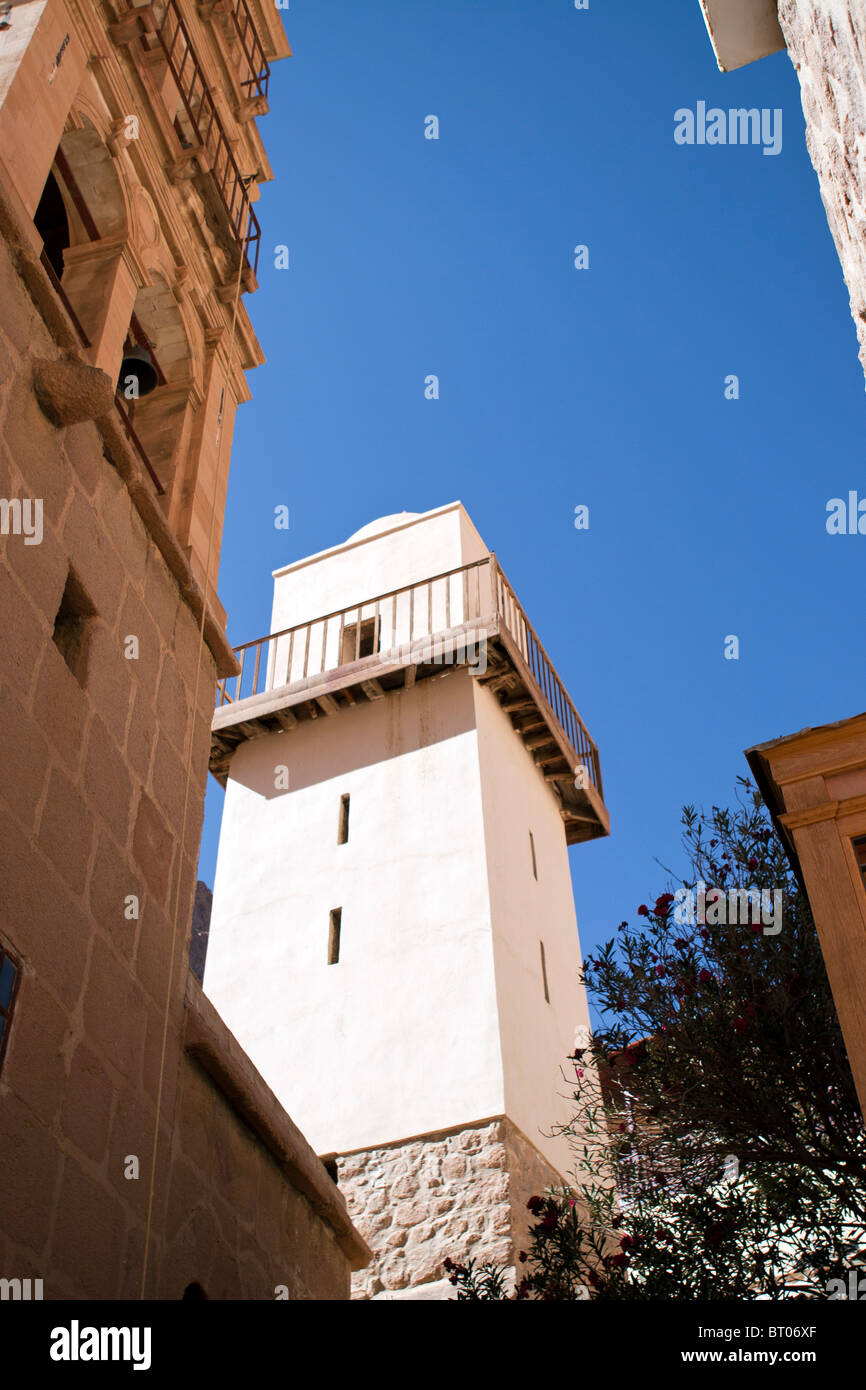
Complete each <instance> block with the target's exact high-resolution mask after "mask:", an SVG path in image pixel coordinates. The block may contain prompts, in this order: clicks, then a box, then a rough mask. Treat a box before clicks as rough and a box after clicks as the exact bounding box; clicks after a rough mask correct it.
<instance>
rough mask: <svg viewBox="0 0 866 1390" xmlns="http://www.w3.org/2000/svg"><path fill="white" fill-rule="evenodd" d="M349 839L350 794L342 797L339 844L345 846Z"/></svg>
mask: <svg viewBox="0 0 866 1390" xmlns="http://www.w3.org/2000/svg"><path fill="white" fill-rule="evenodd" d="M348 839H349V793H348V792H347V793H346V794H345V796H341V797H340V823H339V826H338V828H337V844H338V845H345V844H346V843H347V842H348Z"/></svg>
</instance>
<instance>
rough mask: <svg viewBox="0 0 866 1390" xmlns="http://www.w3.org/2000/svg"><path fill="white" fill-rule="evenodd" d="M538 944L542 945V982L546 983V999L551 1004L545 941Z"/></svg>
mask: <svg viewBox="0 0 866 1390" xmlns="http://www.w3.org/2000/svg"><path fill="white" fill-rule="evenodd" d="M538 944H539V946H540V947H541V982H542V984H543V985H544V1000H545V1003H547V1004H549V1003H550V990H549V989H548V987H547V957H546V956H545V954H544V942H543V941H539V943H538Z"/></svg>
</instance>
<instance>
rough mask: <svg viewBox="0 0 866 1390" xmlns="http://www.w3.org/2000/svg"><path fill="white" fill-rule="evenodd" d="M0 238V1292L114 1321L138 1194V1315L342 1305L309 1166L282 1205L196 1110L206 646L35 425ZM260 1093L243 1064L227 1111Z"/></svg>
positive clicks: (113, 448)
mask: <svg viewBox="0 0 866 1390" xmlns="http://www.w3.org/2000/svg"><path fill="white" fill-rule="evenodd" d="M10 219H11V220H10ZM13 223H14V218H12V214H11V213H10V211H9V204H8V203H6V202H4V200H3V197H2V196H0V302H2V305H3V313H2V316H0V498H3V499H5V500H6V501H11V500H14V499H17V500H18V501H19V502H21V501H23V500H25V499H28V500H29V501H30V502H31V503H35V502H36V501H38V502H39V503H40V504H41V535H40V536H39V539H38V543H27V537H26V536H25V535H24V534H23V532H21V531H20V530H19V531H18V533H16V530H15V527H14V525H13V524H12V522H10V523H9V524H8V525H5V526H4V530H5V533H4V534H2V535H0V614H2V651H0V721H2V723H0V884H2V893H0V945H2V946H3V948H4V949H5V950H7V951H8V952H10V953H12V955H13V956H14V957H15V958H16V960H17V961H18V963H19V967H20V975H19V985H18V989H17V994H16V999H15V1005H14V1011H13V1014H12V1018H11V1023H10V1024H9V1026H8V1028H7V1033H6V1050H5V1056H4V1057H3V1060H2V1067H0V1277H3V1278H10V1279H14V1278H39V1279H42V1280H43V1284H44V1296H45V1298H46V1299H53V1298H75V1299H89V1298H101V1299H114V1298H137V1297H138V1294H139V1288H140V1281H141V1277H142V1267H143V1252H144V1244H145V1222H146V1215H147V1204H148V1192H149V1188H150V1184H151V1179H153V1184H154V1202H153V1212H152V1227H151V1239H150V1260H149V1266H148V1271H149V1272H148V1279H147V1284H146V1294H147V1296H149V1297H153V1296H162V1297H168V1298H178V1297H180V1296H181V1294H182V1292H183V1289H184V1287H185V1286H186V1284H187V1283H190V1282H193V1281H194V1280H195V1281H197V1282H199V1283H201V1284H202V1285H203V1287H204V1288H205V1291H206V1292H207V1293H208V1295H209V1296H211V1297H265V1298H273V1297H274V1290H275V1287H276V1286H277V1285H285V1286H286V1287H287V1289H288V1291H289V1294H290V1296H292V1297H316V1298H344V1297H346V1295H347V1292H348V1279H349V1273H348V1271H349V1263H350V1256H349V1255H347V1254H346V1252H345V1251H344V1250H343V1248H342V1247H341V1246H340V1245H339V1243H338V1239H337V1235H336V1234H335V1231H334V1228H333V1225H332V1224H331V1222H330V1221H329V1220H327V1219H325V1218H323V1216H322V1215H321V1209H322V1204H323V1203H324V1206H325V1207H328V1204H329V1202H330V1208H329V1209H332V1210H333V1211H334V1212H337V1215H336V1217H334V1219H335V1220H337V1222H338V1224H339V1223H340V1218H339V1211H338V1207H336V1206H334V1201H336V1200H337V1194H336V1193H335V1192H334V1191H333V1187H332V1184H331V1183H330V1180H329V1179H328V1178H327V1176H326V1175H325V1174H324V1170H322V1168H321V1164H319V1163H318V1160H316V1159H315V1156H314V1155H313V1156H312V1157H309V1156H308V1162H307V1168H308V1169H309V1170H310V1171H312V1172H313V1173H314V1177H313V1179H312V1180H311V1181H310V1182H307V1183H306V1188H304V1187H303V1186H302V1187H301V1188H299V1187H298V1185H297V1183H296V1182H295V1181H294V1180H293V1179H292V1178H291V1177H290V1176H289V1174H288V1171H287V1165H286V1161H284V1156H282V1157H281V1155H282V1152H283V1151H282V1149H281V1148H280V1144H279V1142H277V1141H276V1140H273V1139H272V1140H271V1141H270V1142H263V1141H262V1138H261V1135H256V1134H255V1133H253V1132H251V1130H250V1128H249V1122H248V1120H247V1119H246V1118H245V1117H244V1114H243V1106H242V1105H241V1101H242V1099H243V1097H242V1094H241V1092H243V1090H244V1088H243V1087H241V1088H240V1090H239V1091H238V1092H237V1093H235V1092H231V1088H230V1090H229V1093H227V1092H226V1090H225V1088H223V1089H222V1090H221V1089H220V1088H219V1087H215V1085H214V1082H213V1079H212V1078H209V1077H208V1076H207V1075H205V1074H204V1072H202V1071H201V1069H200V1067H199V1065H198V1063H197V1062H195V1061H193V1059H192V1058H191V1057H190V1056H188V1055H187V1053H186V1051H185V1049H184V1043H183V1028H184V1018H185V1009H186V1005H185V990H186V986H187V979H188V941H189V924H190V916H191V910H192V901H193V892H194V887H195V881H196V862H197V855H198V843H199V836H200V830H201V823H202V816H203V803H204V790H205V781H206V776H207V760H208V752H209V744H210V722H211V716H212V712H213V701H214V685H215V677H216V670H217V655H215V653H217V654H219V653H220V650H221V649H220V642H219V640H213V639H212V645H211V646H208V645H207V644H203V643H202V642H201V641H200V638H199V627H198V618H197V616H196V614H195V612H194V611H193V606H192V604H191V602H190V601H189V600H188V596H189V594H190V593H193V592H194V589H195V585H194V581H193V580H192V577H191V575H190V574H189V573H188V572H187V575H186V579H185V581H184V582H185V584H186V591H185V592H184V591H183V590H182V587H181V582H180V581H179V579H178V573H180V571H181V569H182V568H183V559H182V555H181V554H180V551H179V549H178V548H176V550H175V552H174V553H173V552H172V550H171V542H170V537H169V538H168V539H167V538H166V533H165V530H164V525H163V530H162V531H160V515H159V508H158V504H157V503H156V501H155V498H154V499H153V501H152V504H151V503H149V500H148V499H149V498H152V491H151V492H149V491H148V489H149V484H148V483H147V482H146V480H145V479H143V478H142V477H141V476H140V470H139V471H138V473H136V463H135V460H134V459H130V458H129V457H127V456H126V455H125V454H124V453H123V449H122V447H121V445H120V444H118V443H117V440H116V438H115V437H114V436H112V431H111V428H110V425H111V421H108V422H106V421H105V420H103V419H102V418H99V419H97V420H96V421H90V420H85V421H84V422H82V423H77V424H71V425H67V426H63V427H60V426H58V425H56V424H55V423H52V422H51V421H50V420H49V419H48V418H47V417H46V415H45V414H43V411H42V410H41V409H40V406H39V404H38V403H37V399H36V396H35V393H34V384H33V382H34V373H35V371H36V363H37V361H38V360H43V359H47V360H51V361H61V360H62V358H63V356H64V354H63V352H62V351H60V350H59V349H58V346H57V343H56V341H55V337H54V333H53V331H49V328H48V326H47V323H46V320H45V317H44V315H43V313H42V312H41V311H40V308H38V307H37V303H36V302H35V300H34V298H33V297H32V294H31V292H29V290H28V285H29V286H30V288H31V290H32V287H33V286H34V285H38V284H40V283H42V282H40V281H39V275H40V268H39V267H38V264H36V263H35V261H34V259H33V258H32V257H29V259H28V254H29V253H28V252H27V250H26V246H24V245H23V239H22V238H20V237H19V240H18V242H17V244H16V235H17V233H16V228H15V226H14V225H13ZM22 266H26V271H27V276H29V279H28V280H27V281H26V282H25V278H24V274H23V270H22ZM46 286H47V281H46V282H44V283H43V284H42V288H43V290H44V291H45V294H46V295H47V296H48V299H49V301H50V298H51V295H52V293H53V292H52V291H51V289H50V286H48V287H47V289H46V288H45V287H46ZM49 307H50V306H49ZM67 350H68V349H67ZM112 439H114V442H112ZM139 504H140V505H139ZM147 505H150V506H151V512H150V516H151V522H150V524H149V525H146V524H145V522H144V520H143V517H142V509H144V510H145V512H146V511H147ZM10 515H11V516H13V517H14V512H13V513H10ZM155 534H158V535H159V536H160V538H161V539H160V544H159V545H158V544H157V543H156V542H155V539H154V536H155ZM32 538H33V540H34V541H35V532H33V533H32ZM166 554H169V555H172V554H173V562H174V571H173V570H172V569H170V568H169V565H168V563H167V560H166ZM178 557H180V558H178ZM70 594H71V595H72V599H73V600H74V602H73V607H74V608H76V611H77V613H78V617H77V618H76V619H75V622H74V623H73V624H72V628H71V629H70V628H69V627H68V625H66V626H65V620H64V618H63V613H64V602H65V600H64V595H66V596H67V600H68V599H69V596H70ZM199 611H200V610H199ZM64 631H66V634H67V636H66V640H64V639H63V637H62V635H61V634H62V633H63V632H64ZM70 632H71V634H72V635H71V636H70ZM130 637H135V638H136V639H137V642H138V650H137V655H136V656H135V657H131V656H130V655H128V653H130V652H131V651H132V650H133V648H132V647H131V646H130V644H129V640H128V639H129V638H130ZM222 642H223V650H222V655H221V657H220V659H221V661H222V663H223V669H227V668H226V666H225V662H226V660H230V659H231V658H230V657H227V655H226V649H225V640H224V637H223V639H222ZM190 740H191V749H192V756H191V767H190V778H189V786H188V787H187V768H186V760H187V749H188V747H189V746H190ZM178 877H180V889H179V890H177V883H178ZM133 899H135V900H137V903H136V905H135V906H133V903H132V900H133ZM176 899H177V903H178V909H177V912H176V913H175V911H174V904H175V900H176ZM172 962H173V964H172ZM166 1018H167V1023H166ZM164 1025H166V1027H167V1032H166V1049H165V1064H164V1067H162V1066H161V1053H162V1046H163V1028H164ZM226 1034H227V1030H226ZM228 1037H230V1035H228ZM223 1044H224V1045H225V1046H228V1042H227V1039H223ZM223 1044H221V1045H223ZM217 1050H218V1049H217ZM161 1075H162V1106H161V1121H160V1126H159V1146H158V1150H157V1162H156V1168H155V1169H154V1166H153V1160H152V1154H153V1145H154V1134H155V1130H156V1109H157V1096H158V1092H159V1086H160V1076H161ZM260 1083H261V1079H260V1078H258V1077H257V1074H255V1073H254V1072H253V1069H252V1068H251V1067H250V1072H249V1075H248V1076H247V1077H246V1089H247V1090H249V1089H250V1088H253V1089H255V1087H256V1086H258V1085H259V1084H260ZM262 1084H263V1083H262ZM239 1105H241V1109H240V1110H239ZM286 1118H287V1117H286ZM274 1123H275V1122H273V1121H269V1125H270V1129H271V1130H272V1129H273V1127H274ZM280 1124H283V1127H285V1123H284V1121H280V1122H279V1123H277V1129H279V1125H280ZM267 1132H268V1133H269V1132H270V1130H268V1131H267ZM301 1147H303V1145H301ZM310 1153H311V1151H310ZM275 1154H276V1157H275ZM131 1160H135V1162H134V1163H133V1162H131ZM316 1169H318V1173H316ZM317 1183H318V1184H319V1186H318V1187H317ZM328 1189H330V1196H329V1193H328ZM347 1239H348V1241H349V1247H350V1250H351V1249H352V1248H354V1250H355V1257H358V1258H360V1256H358V1248H357V1246H358V1243H357V1241H355V1246H354V1247H352V1238H351V1236H350V1237H348V1238H347Z"/></svg>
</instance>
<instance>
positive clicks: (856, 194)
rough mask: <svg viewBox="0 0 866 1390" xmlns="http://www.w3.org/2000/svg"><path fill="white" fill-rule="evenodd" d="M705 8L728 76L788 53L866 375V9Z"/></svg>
mask: <svg viewBox="0 0 866 1390" xmlns="http://www.w3.org/2000/svg"><path fill="white" fill-rule="evenodd" d="M701 8H702V10H703V13H704V18H705V20H706V23H707V29H708V31H709V34H710V38H711V40H712V44H713V48H714V50H715V54H716V58H717V60H718V64H719V67H720V68H721V69H722V71H723V72H728V71H730V70H731V69H734V68H739V67H742V66H743V65H744V64H745V63H751V62H754V61H755V60H756V59H758V58H764V57H766V56H767V55H768V54H770V53H775V52H778V50H779V49H782V48H787V50H788V54H789V56H790V59H791V62H792V63H793V64H794V67H795V68H796V70H797V76H798V77H799V79H800V89H801V95H802V101H803V114H804V116H805V120H806V143H807V145H808V148H809V154H810V156H811V159H812V163H813V165H814V166H815V172H816V173H817V175H818V183H819V185H820V189H821V197H822V199H823V202H824V207H825V209H826V212H827V221H828V223H829V225H830V231H831V232H832V234H833V240H834V241H835V243H836V250H837V251H838V253H839V260H840V261H841V263H842V273H843V275H844V276H845V283H846V285H847V286H848V293H849V295H850V299H851V314H852V316H853V319H854V324H855V326H856V329H857V336H858V338H859V342H860V361H861V363H862V364H863V370H864V372H866V5H864V4H863V3H862V0H778V3H777V0H701Z"/></svg>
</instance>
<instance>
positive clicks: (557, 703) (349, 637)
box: [217, 554, 603, 795]
mask: <svg viewBox="0 0 866 1390" xmlns="http://www.w3.org/2000/svg"><path fill="white" fill-rule="evenodd" d="M488 625H490V626H493V627H496V626H498V627H499V628H500V629H504V632H505V634H506V636H507V638H508V639H510V644H511V647H512V649H513V650H512V653H511V655H512V659H513V660H514V661H515V662H516V663H517V664H518V666H519V668H520V669H519V674H520V676H521V677H522V679H523V681H524V683H525V684H526V685H527V686H528V687H529V688H530V689H531V690H532V693H533V696H534V698H535V699H536V700H537V701H538V702H539V703H543V705H546V706H547V709H548V711H549V713H550V715H551V716H552V718H553V720H554V722H555V723H556V724H557V725H558V726H559V729H560V731H561V733H562V734H564V736H565V738H566V740H567V742H568V743H569V744H570V746H571V749H572V750H573V752H574V755H575V759H574V761H575V763H580V764H582V765H583V766H584V767H585V768H586V771H587V774H588V777H589V780H590V781H591V782H592V784H593V786H594V787H595V788H596V790H597V791H598V793H599V795H603V793H602V783H601V766H600V761H599V756H598V749H597V748H596V746H595V744H594V742H593V740H592V739H591V738H590V736H589V733H588V731H587V729H586V726H585V724H584V723H583V720H582V719H581V717H580V715H579V714H578V712H577V710H576V709H575V707H574V705H573V704H572V702H571V699H570V698H569V695H568V692H567V691H566V689H565V687H564V685H563V684H562V681H561V680H560V679H559V676H558V675H557V674H556V671H555V670H554V667H553V665H552V663H551V661H550V659H549V657H548V656H547V653H546V652H545V650H544V647H543V646H542V645H541V642H540V641H539V638H538V636H537V634H536V632H535V629H534V628H533V627H532V624H531V623H530V622H529V619H528V618H527V616H526V614H525V613H524V611H523V609H522V607H521V605H520V603H519V601H518V599H517V597H516V595H515V593H514V590H513V589H512V587H511V585H510V584H509V582H508V580H507V579H506V577H505V575H504V574H503V572H502V570H501V569H500V567H499V564H498V561H497V559H496V556H495V555H493V554H491V555H490V557H489V559H484V560H476V561H473V562H472V563H471V564H468V565H462V566H460V568H458V569H454V570H448V571H446V572H444V573H443V574H437V575H434V576H433V577H432V578H430V579H425V580H422V581H421V582H420V583H418V584H408V585H405V586H404V587H403V588H401V589H394V590H391V591H390V592H389V593H386V594H379V595H377V596H376V597H374V598H370V599H365V600H364V602H363V603H360V604H354V605H353V606H352V607H351V608H343V609H338V610H337V611H336V612H334V613H327V614H325V615H324V616H322V617H320V618H314V619H312V620H311V621H309V622H306V623H298V624H297V625H296V626H294V627H289V628H284V629H283V630H282V631H281V632H274V633H270V634H269V635H268V636H267V637H258V638H256V639H255V641H252V642H245V643H243V645H242V646H240V647H235V648H234V653H235V656H236V657H237V659H238V664H239V666H240V670H239V672H238V674H237V675H236V676H232V677H226V678H224V679H223V680H221V681H220V682H219V685H218V687H217V688H218V700H217V708H220V707H221V706H223V705H226V704H234V703H236V702H237V701H239V700H246V699H250V698H252V697H253V696H255V695H259V694H263V693H264V692H266V691H270V690H278V689H281V688H282V687H284V686H291V685H294V684H295V683H297V682H304V681H307V682H308V681H309V680H310V679H311V678H312V677H315V676H324V675H325V674H326V673H327V674H330V673H333V672H336V671H338V670H339V669H340V668H341V667H345V666H349V665H351V664H352V663H353V662H357V661H360V660H361V659H363V658H364V657H369V656H377V657H378V658H379V659H380V660H388V659H391V660H393V659H394V658H395V657H396V656H397V655H398V654H399V653H400V651H401V649H405V653H406V661H407V662H408V661H409V660H410V659H411V658H410V655H409V652H410V649H411V647H412V644H416V643H418V642H419V641H421V640H423V639H425V638H429V639H431V641H432V650H433V657H432V659H433V660H434V661H435V660H436V650H437V643H436V640H435V639H438V638H442V639H443V650H445V651H447V643H445V641H444V639H445V634H448V633H450V634H451V640H453V638H454V634H455V633H459V632H461V631H463V630H465V629H467V628H468V629H469V632H470V633H471V632H472V631H473V628H474V630H479V631H482V632H483V630H484V629H485V628H486V627H487V626H488ZM466 646H467V649H469V647H470V643H469V642H467V643H466ZM230 683H233V685H234V689H233V691H232V693H229V684H230Z"/></svg>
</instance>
